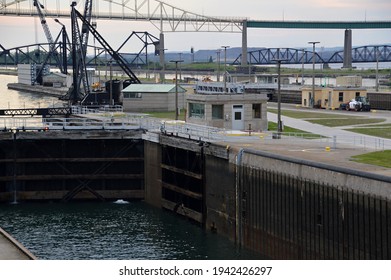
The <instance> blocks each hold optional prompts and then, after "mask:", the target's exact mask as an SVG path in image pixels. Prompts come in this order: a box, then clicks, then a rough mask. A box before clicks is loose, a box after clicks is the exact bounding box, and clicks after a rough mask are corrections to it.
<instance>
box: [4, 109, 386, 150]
mask: <svg viewBox="0 0 391 280" xmlns="http://www.w3.org/2000/svg"><path fill="white" fill-rule="evenodd" d="M135 129H142V130H145V131H151V132H159V133H163V134H166V135H173V136H177V137H182V138H187V139H193V140H198V141H205V142H217V141H226V142H237V143H240V142H252V143H265V144H271V145H274V144H277V143H286V145H288V146H289V145H293V144H300V145H302V146H304V147H307V145H308V147H317V148H323V149H324V148H325V147H329V148H330V149H338V148H345V147H346V146H350V147H353V148H360V149H364V150H391V139H384V138H379V137H372V136H367V135H357V136H346V135H334V136H332V137H324V136H320V135H315V134H310V133H285V132H284V133H280V134H278V133H277V132H271V131H267V132H264V133H254V132H241V133H238V134H236V133H231V132H229V131H226V130H225V129H221V128H216V127H210V126H203V125H196V124H189V123H186V122H183V121H169V120H161V119H158V118H152V117H148V116H145V115H142V114H126V115H125V116H124V117H121V118H110V117H101V118H99V119H95V118H41V117H24V118H23V117H19V118H18V117H13V118H12V117H2V118H0V131H40V130H135ZM233 135H234V136H233Z"/></svg>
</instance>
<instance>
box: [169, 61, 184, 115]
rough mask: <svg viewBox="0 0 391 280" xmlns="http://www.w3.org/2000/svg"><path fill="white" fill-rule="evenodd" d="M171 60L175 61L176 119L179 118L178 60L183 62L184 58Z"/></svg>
mask: <svg viewBox="0 0 391 280" xmlns="http://www.w3.org/2000/svg"><path fill="white" fill-rule="evenodd" d="M170 62H175V120H176V121H177V120H178V115H179V112H178V62H183V60H170Z"/></svg>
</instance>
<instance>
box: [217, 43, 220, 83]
mask: <svg viewBox="0 0 391 280" xmlns="http://www.w3.org/2000/svg"><path fill="white" fill-rule="evenodd" d="M216 53H217V81H218V82H220V53H221V50H220V49H218V50H217V51H216Z"/></svg>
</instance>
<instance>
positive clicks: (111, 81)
mask: <svg viewBox="0 0 391 280" xmlns="http://www.w3.org/2000/svg"><path fill="white" fill-rule="evenodd" d="M109 63H110V92H109V94H110V95H109V105H110V106H111V105H113V104H112V103H113V60H112V59H110V61H109Z"/></svg>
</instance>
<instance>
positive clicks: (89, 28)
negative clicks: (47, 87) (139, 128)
mask: <svg viewBox="0 0 391 280" xmlns="http://www.w3.org/2000/svg"><path fill="white" fill-rule="evenodd" d="M76 5H77V4H76V2H75V1H73V2H72V5H71V7H72V11H71V22H72V24H71V25H72V61H73V85H72V87H71V88H70V89H69V91H68V93H67V95H66V96H65V97H64V98H63V99H69V100H70V101H71V102H72V103H74V104H75V103H83V101H84V100H85V98H87V96H88V94H89V93H90V89H89V85H88V79H87V76H86V72H87V71H86V63H85V60H86V53H87V42H88V34H89V32H91V34H92V35H93V36H94V37H95V39H97V40H98V41H99V43H100V44H101V45H102V46H103V48H104V49H105V50H106V51H107V52H108V53H109V54H110V55H111V57H112V58H113V59H114V60H115V61H116V62H117V63H118V65H119V66H120V67H121V68H122V70H123V71H124V72H125V73H126V74H127V75H128V77H129V82H130V83H134V84H135V83H137V84H139V83H140V80H139V79H138V78H137V77H136V75H135V74H134V73H133V72H132V71H131V70H130V68H129V67H128V65H127V63H126V61H125V60H124V59H123V58H122V56H121V55H120V54H119V53H118V52H117V51H115V50H113V48H112V47H111V46H110V45H109V44H108V43H107V42H106V41H105V40H104V38H103V37H102V36H101V35H100V34H99V33H98V31H97V30H96V29H95V27H94V26H93V24H91V23H90V22H91V10H92V0H86V3H85V9H84V15H82V14H81V13H79V12H78V11H77V10H76V8H75V6H76ZM78 19H79V20H80V21H81V22H82V28H81V30H80V28H79V24H78V21H77V20H78ZM80 31H81V32H80ZM81 83H83V87H84V88H83V89H82V88H81Z"/></svg>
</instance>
